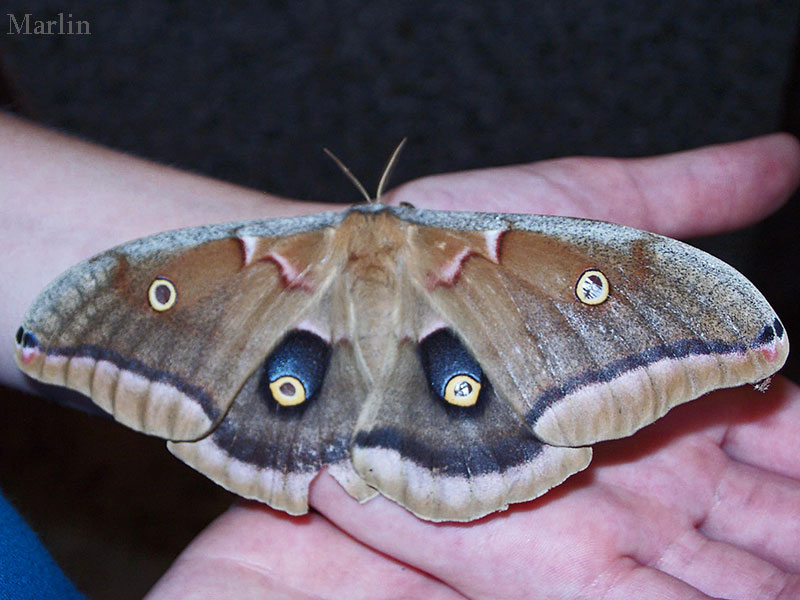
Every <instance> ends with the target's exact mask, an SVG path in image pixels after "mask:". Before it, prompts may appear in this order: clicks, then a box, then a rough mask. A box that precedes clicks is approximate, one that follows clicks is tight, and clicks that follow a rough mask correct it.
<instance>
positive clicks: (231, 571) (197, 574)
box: [148, 503, 463, 600]
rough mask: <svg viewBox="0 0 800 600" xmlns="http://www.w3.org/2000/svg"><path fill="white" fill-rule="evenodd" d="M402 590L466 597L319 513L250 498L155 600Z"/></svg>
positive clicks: (183, 562)
mask: <svg viewBox="0 0 800 600" xmlns="http://www.w3.org/2000/svg"><path fill="white" fill-rule="evenodd" d="M398 593H401V594H404V595H405V596H406V597H409V598H436V599H442V600H444V599H454V598H463V597H462V596H460V595H459V594H457V593H455V592H453V591H452V590H449V589H448V588H447V587H446V586H444V585H443V584H441V583H440V582H438V581H435V580H432V579H430V578H427V577H425V576H424V575H422V574H421V573H419V572H418V571H415V570H414V569H411V568H408V567H407V566H405V565H402V564H400V563H398V562H396V561H394V560H392V559H389V558H387V557H385V556H383V555H381V554H378V553H376V552H373V551H371V550H370V549H368V548H366V547H364V546H363V545H361V544H359V543H358V542H356V541H355V540H353V539H352V538H351V537H349V536H347V535H346V534H344V533H343V532H342V531H340V530H339V529H337V528H336V527H334V526H333V525H331V524H330V523H329V522H328V521H326V520H325V519H324V518H323V517H321V516H320V515H316V514H312V515H308V516H306V517H302V518H297V517H289V516H287V515H284V514H282V513H280V514H279V513H277V512H275V511H272V510H270V509H268V508H266V507H265V506H263V505H260V504H257V503H243V504H241V505H238V506H234V507H233V508H231V509H230V510H229V511H228V512H227V513H225V514H224V515H222V516H221V517H220V518H218V519H217V520H216V521H215V522H214V523H213V524H212V525H211V526H209V527H208V528H207V529H206V530H205V531H204V532H203V533H202V534H200V536H198V538H197V539H195V540H194V541H193V542H192V543H191V545H190V546H189V547H188V548H187V549H186V550H184V552H183V553H182V554H181V555H180V556H179V557H178V559H177V560H176V561H175V563H174V564H173V566H172V567H171V568H170V569H169V571H167V573H166V574H165V575H164V576H163V577H162V579H161V580H160V581H159V582H158V583H157V584H156V586H155V587H154V588H153V589H152V590H151V591H150V594H149V595H148V599H149V600H155V599H159V598H253V597H258V598H266V597H268V598H292V599H296V598H309V599H311V598H314V599H316V600H320V599H323V598H331V599H335V598H365V599H366V598H369V599H372V598H381V597H397V595H398ZM382 594H386V596H383V595H382Z"/></svg>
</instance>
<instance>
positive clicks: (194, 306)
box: [16, 213, 340, 440]
mask: <svg viewBox="0 0 800 600" xmlns="http://www.w3.org/2000/svg"><path fill="white" fill-rule="evenodd" d="M339 219H340V215H338V214H337V213H324V214H321V215H314V216H311V217H299V218H292V219H275V220H270V221H251V222H244V223H235V224H227V225H214V226H205V227H196V228H190V229H184V230H179V231H174V232H167V233H164V234H159V235H155V236H152V237H148V238H143V239H140V240H136V241H134V242H130V243H127V244H124V245H122V246H119V247H117V248H115V249H112V250H109V251H107V252H104V253H102V254H99V255H97V256H96V257H94V258H92V259H89V260H87V261H85V262H83V263H81V264H79V265H77V266H75V267H73V268H72V269H70V270H68V271H67V272H65V273H64V274H63V275H62V276H61V277H60V278H59V279H57V280H56V281H54V282H53V283H52V284H51V285H50V286H49V287H48V288H47V289H46V290H45V291H44V292H42V294H41V295H40V296H39V297H38V298H37V299H36V301H35V302H34V304H33V305H32V307H31V308H30V310H29V311H28V313H27V315H26V316H25V318H24V320H23V323H22V327H21V328H20V330H19V332H18V334H17V345H16V358H17V363H18V365H19V366H20V368H21V369H22V370H23V371H24V372H25V373H27V374H28V375H29V376H31V377H33V378H34V379H38V380H40V381H42V382H45V383H52V384H56V385H62V386H66V387H69V388H72V389H75V390H78V391H79V392H82V393H84V394H86V395H88V396H89V397H91V399H92V400H93V401H94V402H95V403H96V404H98V405H99V406H100V407H102V408H103V409H105V410H106V411H107V412H109V413H111V414H112V415H113V416H114V417H115V419H117V420H118V421H120V422H122V423H124V424H126V425H128V426H130V427H132V428H134V429H137V430H140V431H144V432H146V433H151V434H154V435H157V436H161V437H165V438H168V439H172V440H190V439H197V438H199V437H202V436H203V435H205V434H206V433H207V432H208V431H209V430H210V429H211V428H212V427H213V426H214V425H215V424H216V423H217V422H218V421H219V420H220V419H221V418H222V416H223V415H224V414H225V412H226V410H227V409H228V407H229V406H230V404H231V402H232V401H233V399H234V397H235V396H236V394H237V393H238V392H239V390H240V388H241V387H242V386H243V385H244V384H245V382H246V381H247V380H248V378H249V377H250V375H251V373H252V372H253V371H254V370H255V369H256V367H257V365H259V364H260V363H261V362H262V361H263V360H264V357H265V355H267V354H268V353H269V351H270V349H271V348H272V347H273V346H274V345H275V344H276V343H277V342H278V340H279V339H280V338H281V337H282V336H283V335H284V334H285V332H286V328H287V324H289V323H293V322H297V321H299V320H300V318H301V317H302V315H303V313H304V312H305V311H307V310H308V309H309V307H311V306H313V305H314V303H315V302H317V301H318V298H319V296H320V295H321V294H323V293H324V290H325V287H326V286H327V285H328V283H329V282H328V280H327V279H325V278H324V276H323V275H322V274H321V271H319V270H317V269H316V268H315V265H318V264H320V262H324V260H325V258H326V253H328V252H329V248H328V246H327V243H326V240H327V236H328V233H327V232H328V231H329V226H331V225H335V224H336V223H337V222H338V221H339ZM157 278H163V279H161V281H163V280H164V279H166V280H168V281H169V282H171V283H172V285H173V286H174V293H175V294H176V298H174V300H175V301H174V305H173V306H172V307H171V308H169V309H168V310H163V311H158V310H155V309H154V307H153V302H154V300H153V298H152V297H150V294H149V290H150V287H151V285H153V282H155V281H156V279H157ZM165 291H166V290H161V292H165ZM162 296H163V297H162V300H165V299H170V293H162ZM158 301H159V300H158V298H156V300H155V302H158Z"/></svg>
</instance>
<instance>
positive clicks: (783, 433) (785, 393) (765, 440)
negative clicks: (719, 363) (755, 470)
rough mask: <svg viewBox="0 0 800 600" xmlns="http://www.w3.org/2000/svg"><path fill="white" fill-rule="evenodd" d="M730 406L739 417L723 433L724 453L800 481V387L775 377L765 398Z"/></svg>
mask: <svg viewBox="0 0 800 600" xmlns="http://www.w3.org/2000/svg"><path fill="white" fill-rule="evenodd" d="M735 392H736V390H731V391H729V392H727V395H730V396H733V395H734V394H735ZM731 405H732V406H737V407H738V411H737V412H738V414H737V417H736V419H735V421H734V422H733V423H731V425H730V426H729V427H728V428H727V429H726V430H725V432H724V437H723V439H722V442H721V445H722V449H723V450H724V451H725V452H726V453H727V454H728V455H729V456H730V457H731V458H733V459H735V460H737V461H739V462H743V463H747V464H749V465H753V466H756V467H759V468H761V469H766V470H769V471H772V472H774V473H777V474H779V475H784V476H786V477H790V478H793V479H797V480H800V452H798V451H797V444H796V440H800V387H798V386H797V385H795V384H794V383H792V382H791V381H789V380H788V379H786V378H785V377H776V378H775V379H774V380H773V382H772V385H771V386H770V388H769V390H768V391H767V393H766V394H752V395H751V397H750V398H748V400H747V401H745V402H742V401H740V400H736V401H735V402H734V401H733V400H732V402H731Z"/></svg>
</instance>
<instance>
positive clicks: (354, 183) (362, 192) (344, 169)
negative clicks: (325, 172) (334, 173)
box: [323, 148, 372, 202]
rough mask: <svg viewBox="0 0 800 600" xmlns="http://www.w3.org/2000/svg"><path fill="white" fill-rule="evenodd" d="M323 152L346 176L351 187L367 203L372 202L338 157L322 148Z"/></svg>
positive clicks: (356, 178)
mask: <svg viewBox="0 0 800 600" xmlns="http://www.w3.org/2000/svg"><path fill="white" fill-rule="evenodd" d="M323 150H324V151H325V154H327V155H328V156H330V157H331V159H332V160H333V162H335V163H336V165H337V166H338V167H339V168H340V169H341V170H342V171H343V172H344V174H345V175H347V178H348V179H349V180H350V181H352V182H353V185H355V186H356V188H358V191H359V192H361V195H362V196H364V198H366V199H367V202H372V198H370V196H369V193H368V192H367V190H366V189H364V186H363V185H361V182H360V181H359V180H358V177H356V176H355V175H353V172H352V171H351V170H350V169H348V168H347V166H346V165H345V164H344V163H343V162H342V161H341V160H339V157H338V156H336V155H335V154H334V153H333V152H331V151H330V150H328V149H327V148H323Z"/></svg>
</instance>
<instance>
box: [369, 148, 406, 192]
mask: <svg viewBox="0 0 800 600" xmlns="http://www.w3.org/2000/svg"><path fill="white" fill-rule="evenodd" d="M406 141H408V138H403V139H402V140H401V141H400V143H399V144H398V145H397V148H395V149H394V152H392V155H391V156H390V157H389V161H388V162H387V163H386V167H384V169H383V175H381V180H380V182H379V183H378V193H377V194H375V202H377V203H378V204H380V202H381V195H382V194H383V190H384V189H385V188H386V184H388V183H389V177H391V176H392V171H394V168H395V166H396V165H397V157H398V156H400V151H401V150H402V149H403V146H405V145H406Z"/></svg>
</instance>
